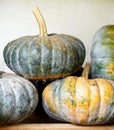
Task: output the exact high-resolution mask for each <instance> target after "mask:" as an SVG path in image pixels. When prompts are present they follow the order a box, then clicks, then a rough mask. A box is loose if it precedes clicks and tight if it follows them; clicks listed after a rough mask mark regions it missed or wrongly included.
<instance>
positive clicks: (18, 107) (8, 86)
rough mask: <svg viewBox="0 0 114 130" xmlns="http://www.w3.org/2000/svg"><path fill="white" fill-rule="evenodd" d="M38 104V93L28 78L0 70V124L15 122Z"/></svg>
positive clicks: (24, 116) (27, 114)
mask: <svg viewBox="0 0 114 130" xmlns="http://www.w3.org/2000/svg"><path fill="white" fill-rule="evenodd" d="M37 104H38V93H37V90H36V88H35V87H34V85H33V84H32V83H31V82H29V81H28V80H26V79H24V78H22V77H19V76H17V75H16V74H13V73H6V72H4V73H2V72H0V125H7V124H16V123H19V122H21V121H23V120H24V119H25V118H27V117H29V116H30V114H32V112H33V111H34V110H35V108H36V106H37Z"/></svg>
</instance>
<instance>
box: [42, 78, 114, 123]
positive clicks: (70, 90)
mask: <svg viewBox="0 0 114 130" xmlns="http://www.w3.org/2000/svg"><path fill="white" fill-rule="evenodd" d="M42 99H43V107H44V110H45V111H46V113H47V114H48V115H49V116H50V117H52V118H54V119H58V120H61V121H67V122H70V123H73V124H80V125H101V124H107V123H112V122H114V82H113V81H108V80H105V79H100V78H96V79H89V80H88V79H86V78H84V77H79V78H78V77H73V76H69V77H67V78H64V79H61V80H56V81H54V82H52V83H51V84H49V85H47V86H46V88H45V89H44V91H43V94H42Z"/></svg>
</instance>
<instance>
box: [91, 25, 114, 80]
mask: <svg viewBox="0 0 114 130" xmlns="http://www.w3.org/2000/svg"><path fill="white" fill-rule="evenodd" d="M91 77H92V78H97V77H98V78H105V79H110V80H114V25H107V26H104V27H102V28H100V29H99V30H98V31H97V32H96V34H95V36H94V37H93V43H92V47H91Z"/></svg>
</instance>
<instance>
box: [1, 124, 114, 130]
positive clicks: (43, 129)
mask: <svg viewBox="0 0 114 130" xmlns="http://www.w3.org/2000/svg"><path fill="white" fill-rule="evenodd" d="M0 130H114V125H106V126H78V125H73V124H68V123H65V124H63V123H48V124H47V123H39V124H38V123H32V124H27V123H24V124H18V125H11V126H2V127H0Z"/></svg>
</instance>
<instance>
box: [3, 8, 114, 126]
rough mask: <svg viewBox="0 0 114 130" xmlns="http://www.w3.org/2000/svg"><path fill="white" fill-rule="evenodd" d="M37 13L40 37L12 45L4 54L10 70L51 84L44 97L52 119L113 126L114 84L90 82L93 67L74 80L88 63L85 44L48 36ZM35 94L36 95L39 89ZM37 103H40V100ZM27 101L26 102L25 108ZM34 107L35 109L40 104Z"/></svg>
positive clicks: (33, 37)
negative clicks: (89, 77)
mask: <svg viewBox="0 0 114 130" xmlns="http://www.w3.org/2000/svg"><path fill="white" fill-rule="evenodd" d="M33 13H34V15H35V17H36V20H37V22H38V24H39V29H40V30H39V35H38V36H24V37H21V38H18V39H16V40H13V41H11V42H10V43H8V44H7V46H6V47H5V48H4V52H3V55H4V60H5V62H6V64H7V66H8V67H9V68H10V69H11V70H12V71H14V72H15V73H16V74H17V75H19V76H21V79H22V80H26V79H29V80H34V81H36V80H38V81H43V80H46V81H49V80H50V81H51V83H50V84H49V85H47V86H46V87H45V88H44V90H43V93H42V104H43V108H44V110H45V112H46V113H47V114H48V115H49V116H50V117H51V118H53V119H57V120H60V121H67V122H70V123H73V124H81V125H98V124H106V123H111V122H113V119H114V113H113V112H114V82H113V81H111V80H106V79H100V78H98V79H91V80H88V73H89V67H90V64H87V66H86V67H85V69H84V72H83V74H82V77H76V76H71V75H72V74H74V73H75V72H77V71H78V70H79V69H80V68H81V67H82V64H83V62H84V60H85V53H86V52H85V46H84V44H83V43H82V41H81V40H80V39H78V38H76V37H73V36H71V35H66V34H55V33H53V34H47V28H46V23H45V21H44V18H43V16H42V15H41V13H40V11H39V9H38V8H35V9H34V10H33ZM91 65H92V64H91ZM22 77H23V78H22ZM56 79H57V80H56ZM53 80H55V81H53ZM11 81H12V79H11ZM8 82H10V81H8ZM13 82H14V81H13ZM15 82H16V83H15V84H19V85H21V86H26V88H24V90H25V91H26V92H25V93H26V94H28V95H30V94H31V93H32V92H33V91H32V92H28V91H27V90H29V88H28V87H27V86H28V85H27V84H26V83H25V84H24V85H23V84H21V83H20V82H19V83H17V81H15ZM27 82H28V81H27ZM13 86H14V87H15V85H13ZM36 87H39V86H36ZM32 88H34V87H33V86H32ZM30 89H31V87H30ZM9 91H10V90H9ZM11 91H12V90H11ZM34 91H35V92H34V93H36V90H35V88H34ZM22 95H23V94H22ZM32 95H34V94H33V93H32ZM36 95H38V94H37V93H36ZM1 97H2V96H1ZM12 97H14V96H12ZM18 99H19V100H20V98H18ZM33 100H34V101H35V103H36V102H37V103H38V100H37V98H36V97H35V99H33ZM20 101H21V100H20ZM27 101H28V100H26V99H25V100H24V101H22V105H23V103H25V104H27V103H26V102H27ZM9 102H11V101H9ZM19 104H21V102H19ZM7 105H8V104H7ZM17 106H18V105H17ZM3 107H4V106H3ZM33 107H34V109H35V108H36V104H35V105H33ZM34 109H33V110H34ZM15 111H16V110H15ZM17 111H18V109H17ZM1 113H2V112H1ZM26 113H28V112H26ZM2 114H3V113H2ZM18 114H19V117H18V118H17V117H15V115H14V117H15V119H16V120H21V119H20V116H21V115H22V113H19V112H18ZM24 115H25V114H24ZM1 117H2V116H1ZM3 117H4V116H3ZM26 117H27V116H26ZM8 118H9V116H8ZM2 120H4V118H2V119H1V118H0V122H2ZM4 123H5V121H4ZM6 123H7V122H6Z"/></svg>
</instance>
